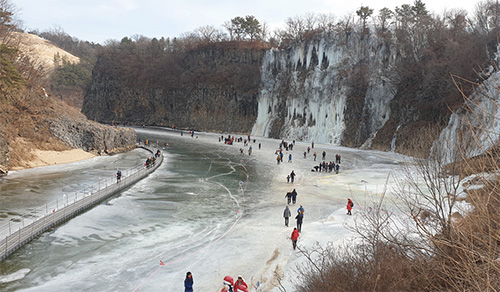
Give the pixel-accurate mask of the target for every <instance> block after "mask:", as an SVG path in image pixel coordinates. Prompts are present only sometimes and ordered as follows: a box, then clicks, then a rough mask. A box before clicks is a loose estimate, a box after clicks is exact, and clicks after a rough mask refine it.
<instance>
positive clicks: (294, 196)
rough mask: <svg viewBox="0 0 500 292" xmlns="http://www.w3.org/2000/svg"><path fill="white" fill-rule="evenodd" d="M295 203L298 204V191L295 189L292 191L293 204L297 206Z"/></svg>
mask: <svg viewBox="0 0 500 292" xmlns="http://www.w3.org/2000/svg"><path fill="white" fill-rule="evenodd" d="M295 202H297V191H296V190H295V189H293V191H292V203H293V204H294V205H295Z"/></svg>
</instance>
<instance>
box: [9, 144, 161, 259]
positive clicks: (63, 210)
mask: <svg viewBox="0 0 500 292" xmlns="http://www.w3.org/2000/svg"><path fill="white" fill-rule="evenodd" d="M138 147H141V148H144V149H146V150H148V151H150V152H151V153H155V152H153V150H152V149H150V148H148V147H145V146H138ZM162 162H163V155H162V154H160V155H159V156H158V157H157V158H156V161H155V163H154V164H153V165H151V166H150V167H145V166H143V165H142V166H139V167H135V168H132V169H128V170H125V171H122V177H121V180H120V181H117V178H115V177H112V178H109V179H104V180H101V181H99V182H97V183H95V184H93V185H91V186H87V187H86V188H85V189H83V190H78V191H75V192H74V193H68V194H64V195H63V197H62V198H61V199H56V200H55V201H52V202H49V203H46V204H45V205H44V206H40V207H38V208H35V209H33V210H31V211H30V212H29V213H26V214H21V215H19V216H17V217H16V218H11V219H10V220H9V222H7V223H5V224H3V225H0V239H1V240H0V261H1V260H3V259H4V258H6V257H7V256H9V255H10V254H12V253H13V252H14V251H16V250H17V249H19V248H20V247H22V246H23V245H24V244H26V243H28V242H29V241H31V240H32V239H33V238H35V237H37V236H38V235H40V234H41V233H43V232H45V231H47V230H48V229H50V228H52V227H54V226H56V225H58V224H61V223H62V222H64V221H67V220H69V219H71V218H73V217H75V216H76V215H78V214H80V213H82V212H84V211H85V210H88V209H90V208H92V207H93V206H95V205H97V204H99V203H100V202H102V201H103V200H104V199H106V198H108V197H110V196H112V195H113V194H115V193H116V192H118V191H121V190H123V189H125V188H127V187H129V186H131V185H132V184H134V183H136V182H137V181H139V180H141V179H142V178H144V177H146V176H147V175H149V174H150V173H151V172H153V171H154V170H156V169H157V168H158V167H159V166H160V164H161V163H162Z"/></svg>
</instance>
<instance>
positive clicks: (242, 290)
mask: <svg viewBox="0 0 500 292" xmlns="http://www.w3.org/2000/svg"><path fill="white" fill-rule="evenodd" d="M219 142H224V143H225V144H229V145H233V144H234V143H235V142H243V145H244V146H249V143H250V142H253V143H256V140H255V139H253V140H251V139H250V135H249V136H248V137H247V139H243V138H241V137H238V138H237V137H234V136H227V137H224V136H220V137H219ZM294 145H295V141H293V142H286V141H284V140H282V141H281V143H280V144H279V149H278V150H276V152H275V155H276V161H277V164H278V165H279V164H280V163H281V162H283V159H284V153H283V151H284V150H285V151H292V150H293V148H294ZM258 147H259V148H258V149H259V150H260V149H261V143H259V144H258ZM311 149H314V142H312V143H311V146H310V147H307V148H306V151H304V158H307V156H308V155H309V154H310V152H311ZM239 151H240V153H241V154H243V148H240V149H239ZM313 151H314V150H313ZM251 154H252V146H249V149H248V155H251ZM287 155H288V162H289V163H292V154H291V153H287ZM326 156H327V153H326V151H322V152H321V158H322V161H321V162H320V163H318V164H317V165H315V166H314V167H313V169H312V170H311V171H315V172H327V173H330V172H335V173H339V169H340V164H341V156H340V154H336V155H335V161H329V162H327V161H326ZM317 157H318V152H316V151H314V152H313V160H314V161H316V160H317ZM296 178H297V175H296V173H295V171H294V170H292V171H291V173H290V174H289V175H287V183H294V182H295V180H296ZM297 196H298V194H297V190H296V189H293V190H292V191H289V192H287V193H286V194H285V198H286V202H287V205H286V206H285V209H284V211H283V218H284V220H285V226H286V227H289V223H290V218H291V217H292V211H291V210H290V207H289V206H290V204H293V205H295V204H296V203H297ZM353 207H354V203H353V201H352V200H351V199H350V198H348V199H347V215H352V209H353ZM304 216H305V208H304V207H303V206H302V205H300V207H299V208H298V209H297V214H296V216H295V220H296V226H294V228H293V230H292V233H291V235H290V239H291V241H292V248H293V250H296V248H297V242H298V238H299V236H300V234H301V233H302V224H303V222H304ZM223 284H224V287H223V288H222V290H221V292H248V285H247V284H246V283H245V281H244V280H243V278H242V277H241V276H238V278H237V280H236V282H234V280H233V277H231V276H226V277H224V281H223ZM184 286H185V291H186V292H192V291H193V279H192V274H191V273H190V272H188V273H187V275H186V280H185V281H184Z"/></svg>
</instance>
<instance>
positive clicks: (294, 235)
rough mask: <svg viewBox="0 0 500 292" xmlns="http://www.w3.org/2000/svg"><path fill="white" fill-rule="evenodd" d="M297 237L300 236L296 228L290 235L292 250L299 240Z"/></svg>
mask: <svg viewBox="0 0 500 292" xmlns="http://www.w3.org/2000/svg"><path fill="white" fill-rule="evenodd" d="M299 236H300V234H299V231H298V230H297V228H293V231H292V235H291V236H290V237H291V239H292V246H293V250H295V248H296V247H297V239H299Z"/></svg>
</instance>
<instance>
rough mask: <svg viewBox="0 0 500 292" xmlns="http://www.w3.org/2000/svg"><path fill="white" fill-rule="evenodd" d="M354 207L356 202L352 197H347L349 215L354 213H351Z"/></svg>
mask: <svg viewBox="0 0 500 292" xmlns="http://www.w3.org/2000/svg"><path fill="white" fill-rule="evenodd" d="M352 207H354V203H353V202H352V200H351V199H349V198H348V199H347V215H352V214H351V210H352Z"/></svg>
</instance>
